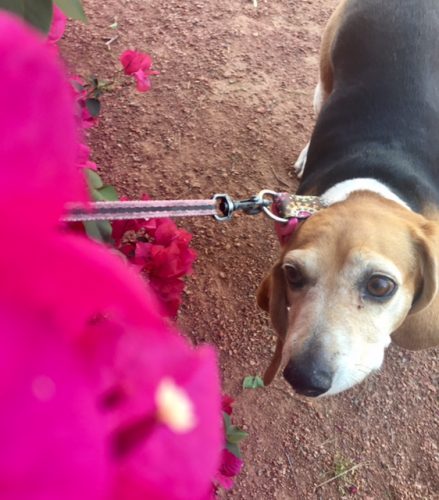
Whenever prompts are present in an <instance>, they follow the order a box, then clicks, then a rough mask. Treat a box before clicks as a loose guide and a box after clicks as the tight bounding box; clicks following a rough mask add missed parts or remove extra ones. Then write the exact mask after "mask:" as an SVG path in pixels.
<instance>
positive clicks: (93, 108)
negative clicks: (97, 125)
mask: <svg viewBox="0 0 439 500" xmlns="http://www.w3.org/2000/svg"><path fill="white" fill-rule="evenodd" d="M85 106H86V108H87V111H88V112H89V113H90V114H91V116H92V117H93V118H96V117H97V116H99V113H100V111H101V103H100V101H99V100H98V99H94V98H92V97H89V98H88V99H86V101H85Z"/></svg>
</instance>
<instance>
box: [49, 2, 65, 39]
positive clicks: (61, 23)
mask: <svg viewBox="0 0 439 500" xmlns="http://www.w3.org/2000/svg"><path fill="white" fill-rule="evenodd" d="M66 24H67V17H66V15H65V14H64V12H63V11H62V10H61V9H60V8H59V7H58V6H56V5H54V6H53V18H52V24H51V26H50V31H49V34H48V35H47V41H48V43H49V44H55V43H57V42H58V41H59V40H61V38H62V36H63V35H64V31H65V29H66Z"/></svg>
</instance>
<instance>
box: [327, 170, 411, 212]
mask: <svg viewBox="0 0 439 500" xmlns="http://www.w3.org/2000/svg"><path fill="white" fill-rule="evenodd" d="M355 191H372V192H373V193H376V194H379V195H380V196H382V197H383V198H387V199H388V200H392V201H395V202H396V203H399V204H400V205H402V206H403V207H405V208H407V209H408V210H411V209H410V207H409V206H408V205H407V203H406V202H405V201H404V200H402V199H401V198H400V197H399V196H397V195H396V194H395V193H394V192H393V191H391V190H390V189H389V188H388V187H387V186H386V185H385V184H383V183H381V182H379V181H377V180H376V179H371V178H366V177H365V178H358V179H349V180H347V181H343V182H339V183H338V184H336V185H335V186H332V187H331V188H329V189H328V190H327V191H325V192H324V193H323V194H322V196H321V199H322V201H323V202H324V203H325V204H326V205H327V206H329V205H333V204H334V203H338V202H340V201H344V200H346V199H347V198H348V197H349V195H350V194H352V193H353V192H355Z"/></svg>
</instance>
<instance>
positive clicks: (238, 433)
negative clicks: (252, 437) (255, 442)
mask: <svg viewBox="0 0 439 500" xmlns="http://www.w3.org/2000/svg"><path fill="white" fill-rule="evenodd" d="M247 436H248V434H247V433H246V432H244V431H242V430H241V429H238V427H232V428H231V429H229V431H228V432H227V442H229V443H234V444H238V443H239V442H240V441H242V440H243V439H245V438H246V437H247Z"/></svg>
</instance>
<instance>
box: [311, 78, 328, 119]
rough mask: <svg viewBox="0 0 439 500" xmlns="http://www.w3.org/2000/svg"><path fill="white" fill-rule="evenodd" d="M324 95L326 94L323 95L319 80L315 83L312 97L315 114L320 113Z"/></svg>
mask: <svg viewBox="0 0 439 500" xmlns="http://www.w3.org/2000/svg"><path fill="white" fill-rule="evenodd" d="M326 97H327V96H325V92H324V90H323V84H322V81H321V80H319V83H318V84H317V85H316V88H315V90H314V99H313V107H314V113H315V114H316V116H317V115H318V114H319V113H320V111H321V109H322V106H323V103H324V102H325V101H326Z"/></svg>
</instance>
